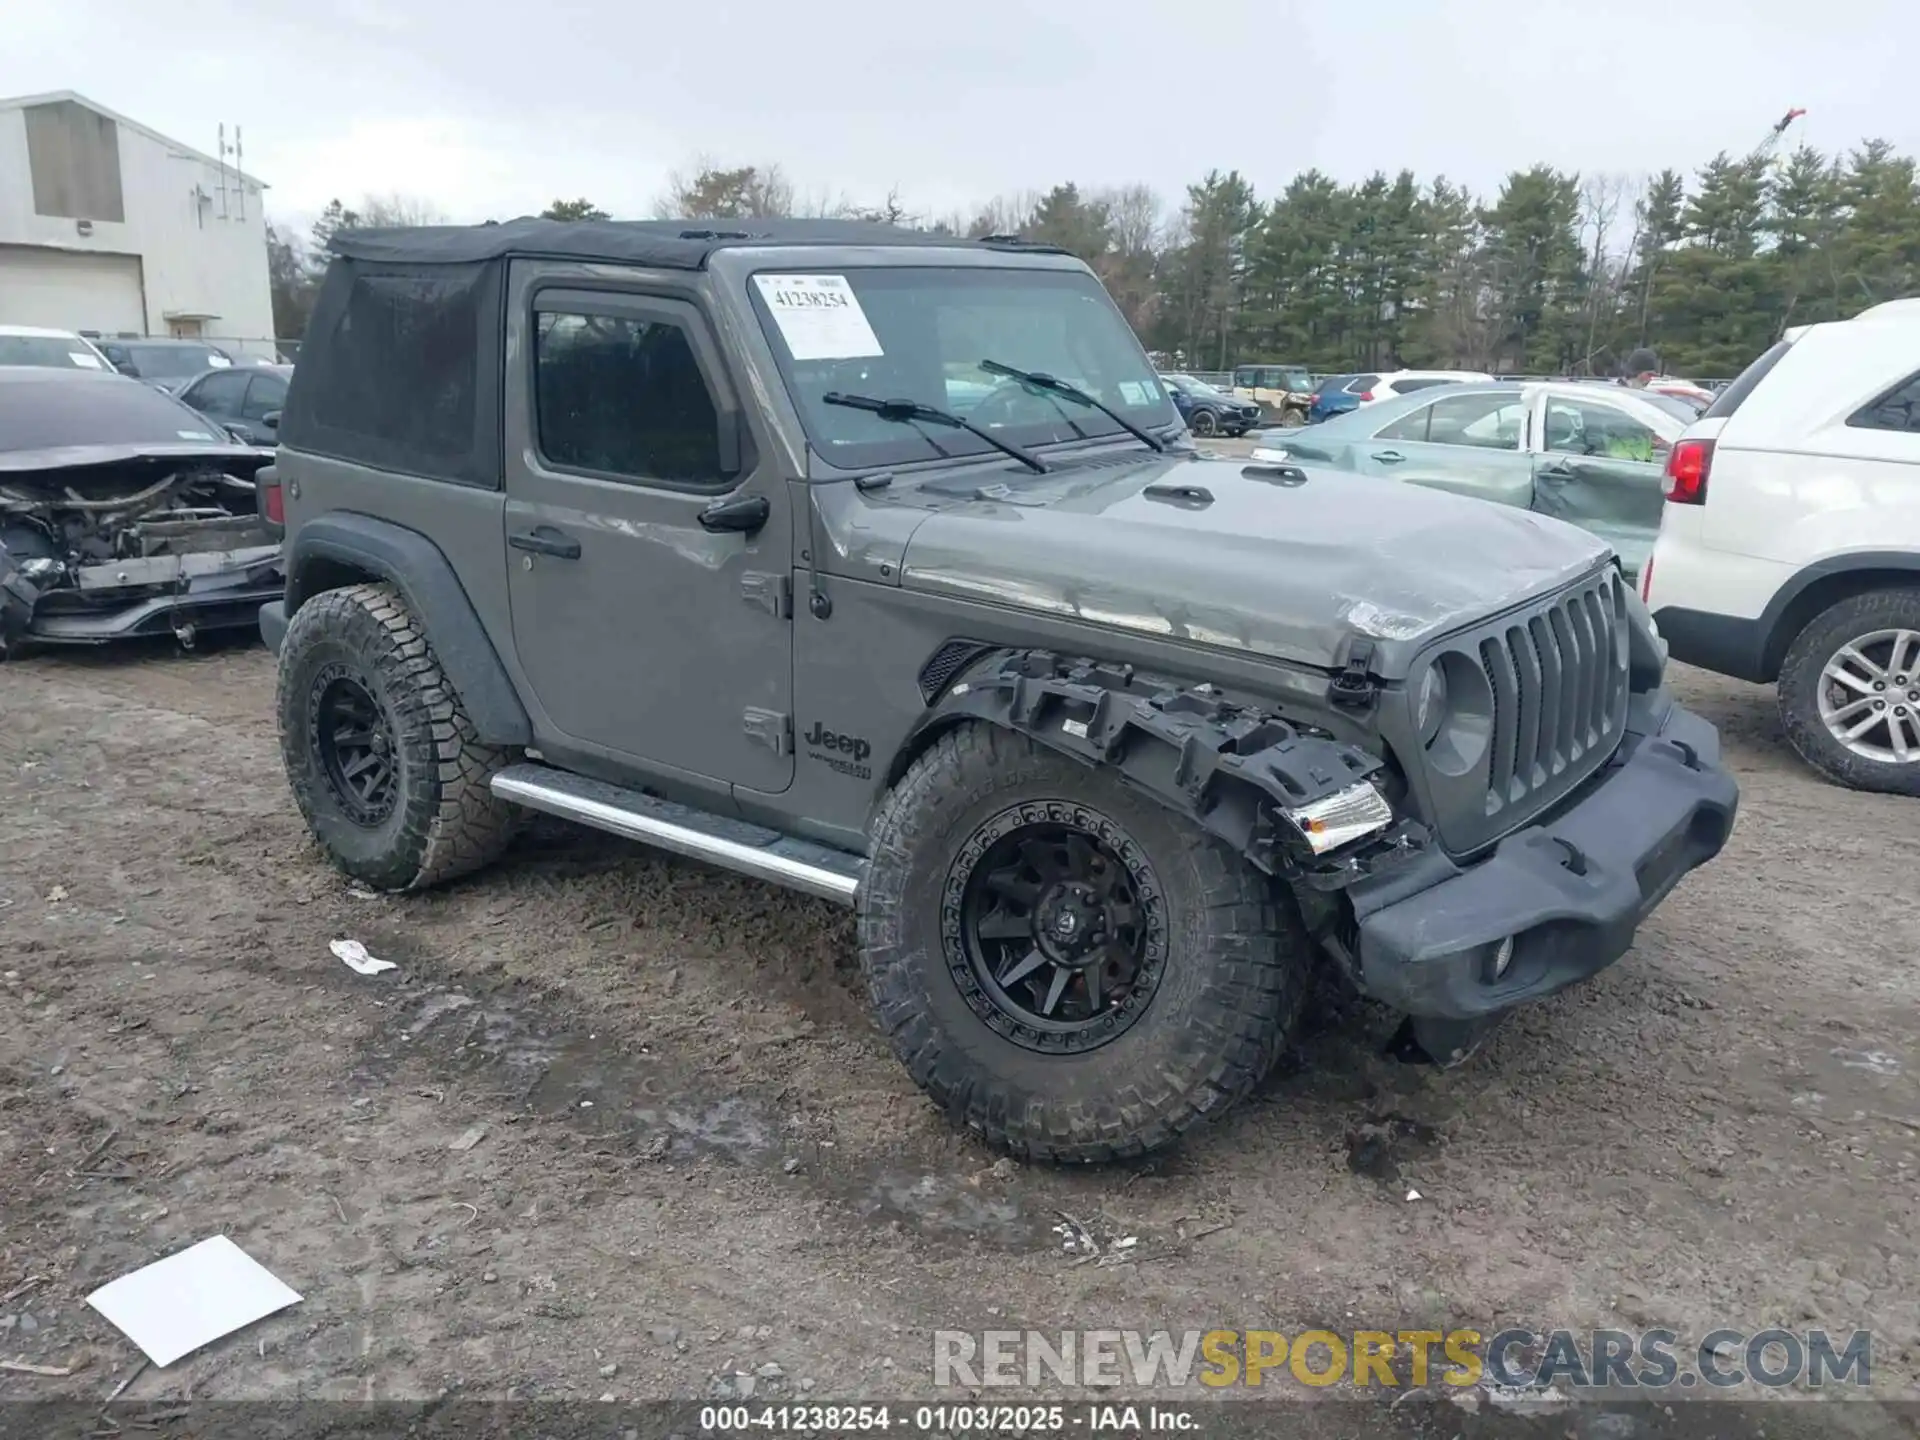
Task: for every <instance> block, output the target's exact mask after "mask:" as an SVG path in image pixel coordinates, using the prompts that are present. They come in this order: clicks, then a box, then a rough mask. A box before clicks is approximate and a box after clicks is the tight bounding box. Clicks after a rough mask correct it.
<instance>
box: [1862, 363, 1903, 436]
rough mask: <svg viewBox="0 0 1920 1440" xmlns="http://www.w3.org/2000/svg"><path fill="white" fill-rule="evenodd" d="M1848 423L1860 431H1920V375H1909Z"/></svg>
mask: <svg viewBox="0 0 1920 1440" xmlns="http://www.w3.org/2000/svg"><path fill="white" fill-rule="evenodd" d="M1847 424H1848V425H1850V426H1852V427H1853V428H1855V429H1859V430H1904V431H1906V432H1907V433H1908V434H1910V435H1911V434H1916V433H1920V375H1913V376H1909V377H1908V378H1907V379H1906V380H1903V381H1902V382H1901V383H1900V384H1898V385H1896V386H1894V387H1893V389H1891V390H1889V391H1888V392H1887V393H1886V394H1884V395H1882V396H1881V397H1880V398H1879V399H1878V400H1876V401H1874V402H1873V403H1872V404H1871V405H1869V406H1867V407H1866V408H1865V409H1863V410H1861V411H1860V412H1859V413H1858V414H1856V415H1853V416H1850V417H1849V418H1848V420H1847Z"/></svg>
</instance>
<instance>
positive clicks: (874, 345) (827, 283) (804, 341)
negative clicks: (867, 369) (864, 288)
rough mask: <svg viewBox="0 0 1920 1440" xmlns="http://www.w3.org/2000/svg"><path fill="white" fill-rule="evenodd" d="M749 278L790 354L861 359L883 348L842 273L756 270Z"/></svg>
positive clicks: (805, 356)
mask: <svg viewBox="0 0 1920 1440" xmlns="http://www.w3.org/2000/svg"><path fill="white" fill-rule="evenodd" d="M753 283H754V284H756V285H758V286H759V287H760V298H761V299H762V300H764V301H765V302H766V305H767V312H768V313H769V314H771V315H772V316H773V323H774V324H776V325H778V326H779V327H780V338H781V339H783V340H785V341H786V342H787V349H788V351H789V352H791V353H792V355H793V358H794V359H796V360H864V359H867V358H869V357H871V356H875V355H884V354H885V353H886V352H885V351H884V350H882V349H881V348H880V340H879V337H878V336H876V335H875V334H874V333H873V326H871V325H869V324H868V323H867V312H866V311H864V310H862V309H861V308H860V297H859V296H858V295H856V294H854V293H853V286H851V285H849V284H848V283H847V277H846V276H844V275H756V276H754V277H753Z"/></svg>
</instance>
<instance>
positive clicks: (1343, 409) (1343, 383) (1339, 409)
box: [1307, 375, 1380, 425]
mask: <svg viewBox="0 0 1920 1440" xmlns="http://www.w3.org/2000/svg"><path fill="white" fill-rule="evenodd" d="M1379 383H1380V377H1379V376H1378V375H1329V376H1327V378H1326V379H1324V380H1322V381H1321V382H1320V387H1319V388H1318V389H1317V390H1315V391H1314V392H1313V400H1312V402H1311V403H1310V404H1308V406H1307V423H1308V424H1309V425H1317V424H1319V423H1320V422H1321V421H1322V420H1331V419H1332V418H1333V417H1334V416H1335V415H1344V414H1346V413H1347V412H1348V411H1349V410H1358V409H1359V408H1360V406H1361V405H1362V404H1363V403H1364V402H1366V401H1368V400H1371V399H1372V398H1373V393H1372V392H1373V387H1374V386H1375V385H1377V384H1379Z"/></svg>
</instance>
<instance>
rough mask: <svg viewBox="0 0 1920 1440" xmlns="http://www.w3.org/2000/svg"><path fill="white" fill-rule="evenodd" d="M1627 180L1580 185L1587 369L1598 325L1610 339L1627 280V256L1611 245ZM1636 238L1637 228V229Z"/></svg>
mask: <svg viewBox="0 0 1920 1440" xmlns="http://www.w3.org/2000/svg"><path fill="white" fill-rule="evenodd" d="M1627 189H1628V181H1627V177H1626V176H1624V175H1616V174H1600V175H1589V176H1587V177H1586V178H1585V179H1584V180H1582V182H1581V185H1580V221H1579V223H1580V236H1581V244H1582V247H1583V248H1584V249H1585V251H1586V264H1587V307H1586V308H1587V342H1586V346H1585V348H1584V350H1583V352H1582V355H1583V358H1582V360H1581V362H1580V364H1581V368H1582V369H1590V368H1591V367H1592V365H1593V360H1594V356H1595V355H1597V354H1598V353H1599V352H1600V350H1601V348H1602V346H1603V344H1604V343H1606V342H1604V341H1603V340H1602V339H1601V324H1602V321H1603V319H1604V320H1605V321H1606V322H1607V333H1608V336H1609V338H1610V337H1611V334H1612V329H1613V327H1612V323H1611V322H1612V319H1613V317H1614V315H1615V312H1616V311H1617V310H1618V308H1619V304H1620V288H1621V285H1622V284H1623V283H1624V281H1625V279H1626V267H1627V263H1628V261H1627V256H1630V255H1631V254H1632V250H1631V247H1629V249H1628V251H1627V255H1621V254H1620V253H1619V252H1618V250H1617V249H1616V247H1615V244H1614V238H1615V237H1614V229H1615V226H1616V225H1617V223H1618V221H1619V219H1620V214H1621V211H1622V209H1623V208H1624V206H1625V202H1626V195H1627ZM1635 229H1636V234H1637V230H1638V226H1637V225H1636V227H1635Z"/></svg>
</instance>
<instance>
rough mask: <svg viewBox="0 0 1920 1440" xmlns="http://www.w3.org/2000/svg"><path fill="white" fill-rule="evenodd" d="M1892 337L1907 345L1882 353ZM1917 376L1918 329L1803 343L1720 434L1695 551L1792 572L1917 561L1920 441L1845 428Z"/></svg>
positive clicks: (1837, 330)
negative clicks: (1873, 556)
mask: <svg viewBox="0 0 1920 1440" xmlns="http://www.w3.org/2000/svg"><path fill="white" fill-rule="evenodd" d="M1878 332H1889V333H1886V334H1882V333H1878ZM1892 332H1897V333H1898V335H1899V336H1900V337H1901V338H1902V339H1904V340H1905V341H1907V342H1908V343H1906V344H1900V345H1893V344H1889V343H1888V342H1889V341H1890V340H1892V338H1893V334H1892ZM1915 369H1920V327H1917V326H1913V325H1910V324H1908V325H1900V326H1895V325H1893V324H1890V323H1889V324H1872V323H1866V324H1863V323H1862V322H1858V321H1849V322H1845V323H1843V324H1839V325H1823V326H1818V327H1816V328H1815V329H1814V330H1812V331H1810V332H1809V333H1808V334H1807V335H1806V336H1805V337H1804V338H1803V339H1802V340H1801V341H1800V342H1799V343H1798V344H1796V345H1795V346H1794V347H1793V348H1792V349H1791V350H1790V351H1788V352H1787V354H1786V355H1784V356H1783V357H1781V360H1780V362H1779V364H1777V365H1776V366H1775V367H1774V369H1773V371H1772V373H1771V374H1769V375H1768V376H1767V377H1766V379H1765V380H1764V381H1763V382H1762V383H1761V384H1760V386H1759V387H1758V388H1757V389H1755V391H1754V393H1753V394H1752V395H1751V396H1749V397H1748V398H1747V400H1746V402H1745V403H1744V404H1742V405H1741V406H1740V408H1739V409H1738V410H1737V411H1735V413H1734V414H1733V415H1732V416H1730V417H1728V419H1727V420H1726V423H1725V425H1724V427H1723V428H1722V429H1721V431H1720V434H1719V438H1718V440H1717V441H1716V443H1715V447H1714V456H1713V468H1712V472H1711V475H1710V477H1709V480H1708V484H1707V501H1706V504H1705V505H1704V506H1703V507H1700V508H1701V511H1702V514H1701V521H1700V541H1701V543H1702V544H1703V545H1704V546H1706V547H1708V548H1710V549H1713V550H1720V551H1725V552H1729V553H1731V554H1735V555H1742V556H1749V557H1752V558H1754V559H1757V560H1763V561H1770V562H1773V563H1774V564H1777V565H1781V566H1784V567H1787V568H1788V569H1790V570H1791V569H1798V568H1799V567H1800V566H1802V565H1806V564H1809V563H1812V562H1813V561H1816V560H1822V559H1826V558H1828V557H1830V556H1833V555H1838V554H1843V553H1845V552H1847V551H1850V550H1888V549H1896V550H1906V549H1916V550H1920V434H1914V433H1911V432H1907V431H1898V430H1882V429H1873V428H1869V427H1866V426H1855V425H1849V424H1848V423H1847V421H1848V419H1849V418H1850V417H1851V416H1853V415H1855V414H1857V413H1858V412H1859V410H1860V409H1861V407H1863V406H1865V405H1866V404H1868V403H1869V402H1871V401H1872V400H1874V399H1876V398H1877V397H1878V396H1879V395H1880V394H1882V393H1883V392H1884V391H1885V390H1887V389H1888V388H1889V387H1890V386H1892V385H1893V384H1895V383H1897V381H1898V380H1899V379H1900V378H1901V377H1902V376H1903V375H1906V374H1911V373H1912V372H1913V371H1914V370H1915ZM1690 433H1691V432H1690Z"/></svg>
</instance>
